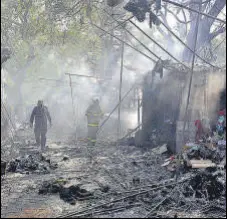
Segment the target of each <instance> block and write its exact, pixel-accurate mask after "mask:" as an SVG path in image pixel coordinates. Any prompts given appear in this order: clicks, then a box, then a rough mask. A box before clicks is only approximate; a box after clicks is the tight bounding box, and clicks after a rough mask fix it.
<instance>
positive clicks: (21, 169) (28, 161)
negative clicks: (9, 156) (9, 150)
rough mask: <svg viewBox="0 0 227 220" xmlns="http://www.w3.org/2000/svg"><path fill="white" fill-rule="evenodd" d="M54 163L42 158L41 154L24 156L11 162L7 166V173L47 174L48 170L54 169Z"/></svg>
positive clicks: (55, 166)
mask: <svg viewBox="0 0 227 220" xmlns="http://www.w3.org/2000/svg"><path fill="white" fill-rule="evenodd" d="M57 167H58V166H57V164H56V163H51V160H50V159H49V158H46V157H44V156H43V155H42V154H38V155H26V156H23V157H19V158H16V159H13V160H11V161H10V162H9V163H8V165H7V172H13V173H26V174H29V172H35V173H42V174H47V173H50V170H51V169H52V170H54V169H56V168H57Z"/></svg>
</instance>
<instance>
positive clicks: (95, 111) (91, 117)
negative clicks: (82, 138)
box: [86, 102, 103, 145]
mask: <svg viewBox="0 0 227 220" xmlns="http://www.w3.org/2000/svg"><path fill="white" fill-rule="evenodd" d="M102 115H103V113H102V111H101V108H100V106H99V103H98V102H94V103H92V105H90V106H89V107H88V109H87V111H86V116H87V123H88V135H87V138H88V141H89V142H90V143H91V144H92V145H95V143H96V134H97V131H98V129H99V122H100V120H101V117H102Z"/></svg>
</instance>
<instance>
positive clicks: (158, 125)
mask: <svg viewBox="0 0 227 220" xmlns="http://www.w3.org/2000/svg"><path fill="white" fill-rule="evenodd" d="M142 86H143V87H142V91H143V98H142V110H141V111H142V128H141V130H140V131H137V133H136V135H135V138H136V140H135V142H136V145H137V146H143V145H150V147H152V136H154V135H155V136H158V139H159V140H160V141H159V144H164V143H168V146H169V149H170V150H171V151H172V152H176V153H179V152H180V151H181V150H182V147H183V146H184V141H185V140H183V127H184V120H186V129H185V138H186V141H194V140H195V133H196V127H195V125H194V122H195V120H197V119H201V120H202V119H206V120H209V122H208V123H209V126H210V127H213V126H215V124H216V120H217V113H218V111H219V110H221V109H224V108H225V103H224V102H223V101H224V100H225V98H226V97H225V92H224V91H225V89H226V76H225V70H221V71H220V70H212V69H209V68H206V67H204V66H203V67H200V66H198V67H197V68H196V69H195V73H194V79H193V83H192V93H191V97H190V101H189V109H188V113H187V114H185V113H186V102H187V95H188V88H189V74H188V72H185V71H181V70H177V69H175V70H173V71H166V72H165V73H164V75H163V76H162V75H160V74H159V73H158V74H157V73H155V72H154V71H150V72H148V73H147V75H146V77H145V78H144V83H143V85H142ZM153 147H154V145H153Z"/></svg>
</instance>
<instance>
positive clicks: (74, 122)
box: [68, 73, 77, 140]
mask: <svg viewBox="0 0 227 220" xmlns="http://www.w3.org/2000/svg"><path fill="white" fill-rule="evenodd" d="M68 76H69V86H70V91H71V99H72V109H73V125H74V126H75V131H76V134H75V138H76V140H77V123H76V117H75V115H76V114H75V105H74V99H73V87H72V78H71V74H70V73H68Z"/></svg>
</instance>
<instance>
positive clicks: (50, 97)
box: [6, 20, 221, 139]
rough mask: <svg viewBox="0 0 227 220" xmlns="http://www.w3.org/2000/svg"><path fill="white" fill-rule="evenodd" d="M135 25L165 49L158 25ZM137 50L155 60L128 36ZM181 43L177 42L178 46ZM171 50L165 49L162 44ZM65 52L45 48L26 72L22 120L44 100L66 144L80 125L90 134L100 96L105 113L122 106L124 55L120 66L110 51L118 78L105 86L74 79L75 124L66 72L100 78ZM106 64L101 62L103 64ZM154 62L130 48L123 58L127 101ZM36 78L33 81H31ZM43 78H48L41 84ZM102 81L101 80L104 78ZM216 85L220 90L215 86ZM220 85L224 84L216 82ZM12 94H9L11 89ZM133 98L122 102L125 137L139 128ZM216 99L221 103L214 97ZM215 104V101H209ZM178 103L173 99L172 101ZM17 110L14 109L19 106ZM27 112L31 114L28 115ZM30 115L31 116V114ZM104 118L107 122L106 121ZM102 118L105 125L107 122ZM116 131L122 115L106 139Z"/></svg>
mask: <svg viewBox="0 0 227 220" xmlns="http://www.w3.org/2000/svg"><path fill="white" fill-rule="evenodd" d="M135 23H136V24H137V25H138V26H139V27H140V28H141V29H143V30H144V31H145V32H146V33H147V34H148V35H149V36H152V38H154V39H155V40H157V42H159V43H160V44H162V43H163V39H162V41H161V42H160V40H159V39H160V34H159V33H158V32H157V31H155V30H156V28H155V26H153V27H152V29H150V27H149V24H148V21H145V22H143V23H139V22H137V21H135ZM171 25H173V26H174V25H175V22H174V21H172V20H171ZM130 31H131V32H132V33H133V34H135V36H136V37H137V38H138V39H140V40H141V42H143V43H144V44H145V45H146V46H147V47H148V48H149V49H150V50H152V51H153V52H154V53H156V54H157V55H158V56H159V57H160V58H162V59H169V56H168V55H167V54H166V53H165V52H163V51H162V50H161V49H160V48H158V47H157V46H156V45H154V43H152V42H151V40H149V39H148V38H147V37H146V36H144V35H143V34H142V33H141V32H140V31H138V30H136V29H135V28H134V27H132V28H131V29H130ZM128 38H129V39H130V41H129V42H128V41H127V42H128V43H130V44H132V45H133V46H134V47H136V48H138V49H139V50H141V51H142V52H144V53H146V54H147V55H149V56H150V57H152V58H154V57H153V55H152V54H150V53H149V52H148V51H147V50H145V49H144V48H143V47H142V46H141V45H139V43H138V42H137V41H136V40H134V39H133V38H132V37H130V36H128ZM174 42H177V41H174ZM163 46H164V48H166V46H167V43H166V45H163ZM171 46H172V50H171V51H169V52H170V53H171V54H173V55H174V56H175V57H177V58H179V59H180V57H181V54H182V51H183V47H182V46H181V45H180V44H179V43H176V44H173V45H171ZM68 49H69V50H67V48H66V49H64V51H63V52H62V51H60V52H59V48H50V47H48V46H45V47H44V48H36V51H39V54H38V55H37V57H36V58H35V60H34V61H33V62H32V64H31V66H30V67H29V68H28V69H25V70H21V71H23V73H24V74H25V75H26V77H25V79H24V82H23V85H22V89H21V92H22V97H23V103H21V105H22V106H21V108H23V112H24V113H25V114H24V116H23V117H22V116H20V121H23V120H26V121H28V120H29V116H30V114H31V110H32V108H33V107H34V106H35V105H36V103H37V101H38V100H39V99H43V100H44V104H45V105H46V106H47V107H48V108H49V111H50V114H51V116H52V120H53V128H52V129H51V130H50V132H51V133H55V138H58V139H63V138H64V137H67V136H68V135H69V136H70V135H74V134H75V130H76V129H75V124H77V128H78V130H77V132H78V136H79V137H85V136H86V132H87V121H86V117H85V111H86V109H87V107H88V106H89V104H90V103H91V100H92V98H93V97H97V98H99V100H100V106H101V108H102V110H103V112H104V113H105V114H108V113H110V112H111V111H112V109H113V108H114V107H115V106H116V105H117V103H118V99H119V81H120V53H119V57H118V62H117V63H114V61H113V57H114V54H112V52H111V51H109V54H108V55H109V57H108V60H106V61H105V62H108V63H111V62H113V69H112V72H113V75H112V78H111V79H106V80H105V81H102V82H100V81H99V80H95V79H92V78H85V77H77V76H72V85H73V100H74V104H75V109H74V110H75V112H76V119H75V121H74V116H73V106H72V99H71V90H70V86H69V77H68V75H66V74H65V73H71V74H80V75H97V76H98V75H99V74H100V73H97V72H94V71H93V70H91V69H90V67H89V65H88V64H87V63H86V61H85V56H84V55H81V57H80V56H78V55H74V53H73V49H70V48H69V47H68ZM14 62H16V58H12V60H11V61H10V60H9V62H7V64H6V69H7V72H8V74H9V75H10V77H11V79H12V81H13V80H15V79H16V76H17V74H19V73H18V72H17V74H15V69H14ZM101 62H102V61H101ZM153 67H154V63H153V62H152V61H151V60H149V59H148V58H146V57H145V56H143V55H142V54H140V53H138V52H136V51H135V50H133V49H132V48H130V47H128V46H126V45H125V53H124V68H123V82H122V96H123V95H124V94H125V93H126V92H127V91H128V90H129V89H130V88H131V87H132V85H134V83H136V82H142V80H143V77H144V75H145V74H146V73H147V72H148V71H150V70H152V68H153ZM167 75H168V74H166V73H165V74H164V78H163V79H160V78H159V77H157V78H156V85H158V84H159V82H160V80H168V77H166V76H167ZM30 76H31V77H30ZM40 78H44V79H40ZM101 78H102V77H101ZM212 81H218V78H215V79H212ZM175 83H176V82H174V80H173V81H172V87H171V84H170V83H168V90H169V91H170V92H172V93H174V91H172V88H174V87H175V86H176V85H175ZM212 85H215V83H213V84H212ZM217 85H219V82H217ZM210 89H211V90H212V91H213V96H217V95H218V93H219V92H220V90H221V88H220V86H217V87H212V88H210ZM9 90H10V89H9ZM8 96H9V97H8V102H9V104H10V105H11V106H14V105H15V103H17V102H18V100H16V99H17V97H16V96H15V97H14V94H13V93H12V94H10V93H9V95H8ZM132 98H133V95H132V93H131V94H130V96H129V98H127V99H126V100H125V101H124V102H123V103H122V114H121V127H122V136H124V134H125V133H126V132H127V130H128V129H133V128H135V127H136V126H137V124H138V122H137V109H136V108H135V109H131V110H126V108H124V107H123V106H124V105H125V103H127V102H129V101H130V99H132ZM162 98H163V100H165V99H166V100H167V102H168V97H166V96H165V95H163V97H162ZM215 99H216V98H215ZM209 101H210V102H211V101H212V100H209ZM173 103H174V100H173ZM14 107H15V106H14ZM26 108H27V109H29V110H27V111H26ZM28 113H29V114H28ZM104 119H105V118H104ZM104 119H103V120H104ZM116 132H117V110H116V111H115V112H114V114H113V115H112V116H111V118H110V120H109V121H108V122H107V123H106V124H105V125H104V127H103V129H102V135H103V136H105V135H116Z"/></svg>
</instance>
